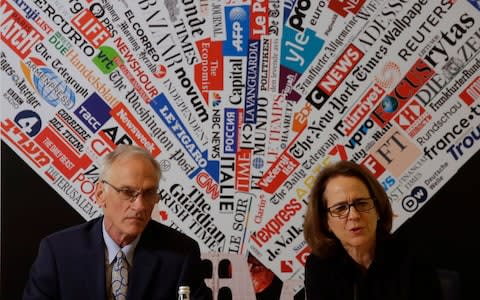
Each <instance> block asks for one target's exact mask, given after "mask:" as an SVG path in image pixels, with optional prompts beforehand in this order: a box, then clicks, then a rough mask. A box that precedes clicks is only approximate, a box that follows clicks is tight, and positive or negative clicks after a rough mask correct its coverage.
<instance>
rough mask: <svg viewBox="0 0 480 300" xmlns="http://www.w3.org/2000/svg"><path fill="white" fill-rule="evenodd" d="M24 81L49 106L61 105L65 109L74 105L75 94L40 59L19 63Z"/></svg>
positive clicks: (31, 58) (32, 58)
mask: <svg viewBox="0 0 480 300" xmlns="http://www.w3.org/2000/svg"><path fill="white" fill-rule="evenodd" d="M20 66H21V68H22V71H23V74H25V79H26V80H27V81H28V82H29V83H30V85H31V86H32V87H34V88H35V90H36V91H37V92H38V94H40V96H42V98H43V99H44V100H45V101H46V102H47V103H48V104H50V105H51V106H54V107H55V106H57V105H58V104H59V103H62V105H63V106H65V108H67V109H71V108H72V107H73V106H74V105H75V101H76V97H75V92H73V90H72V89H71V88H70V87H69V86H68V85H67V84H66V83H65V81H63V80H62V78H61V77H60V76H58V75H57V74H56V73H55V72H54V71H53V70H52V69H50V68H48V67H47V65H46V64H45V63H44V62H43V61H42V60H40V59H38V58H35V57H30V59H29V60H27V61H26V62H25V63H24V62H20Z"/></svg>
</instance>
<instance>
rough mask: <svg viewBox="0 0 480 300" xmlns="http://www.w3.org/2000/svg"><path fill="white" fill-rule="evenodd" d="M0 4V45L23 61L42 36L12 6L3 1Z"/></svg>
mask: <svg viewBox="0 0 480 300" xmlns="http://www.w3.org/2000/svg"><path fill="white" fill-rule="evenodd" d="M0 3H1V5H0V14H1V21H0V22H1V25H0V31H1V35H2V43H5V44H6V45H7V46H8V47H10V49H12V50H13V52H15V54H17V55H18V56H19V57H20V58H21V59H25V58H26V57H27V56H28V55H29V54H30V52H31V51H32V48H33V46H34V45H35V44H36V43H37V42H39V41H41V40H43V36H42V35H41V34H40V32H38V31H37V30H36V29H35V28H34V27H33V26H32V25H31V24H30V23H29V22H28V20H27V19H25V18H24V17H23V16H22V15H21V14H20V13H19V12H18V11H17V10H16V9H15V8H14V7H13V6H12V5H10V4H9V3H8V2H6V1H5V0H2V1H1V2H0Z"/></svg>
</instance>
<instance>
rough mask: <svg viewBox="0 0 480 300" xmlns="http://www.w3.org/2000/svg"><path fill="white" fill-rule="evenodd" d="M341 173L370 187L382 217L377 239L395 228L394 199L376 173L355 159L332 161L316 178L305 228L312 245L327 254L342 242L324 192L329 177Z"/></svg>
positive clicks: (320, 253) (316, 252) (340, 174)
mask: <svg viewBox="0 0 480 300" xmlns="http://www.w3.org/2000/svg"><path fill="white" fill-rule="evenodd" d="M337 176H346V177H355V178H358V179H359V180H361V181H362V182H363V183H364V184H365V185H366V187H367V188H368V191H369V193H370V196H371V197H372V199H373V201H374V203H375V209H376V210H377V213H378V216H379V218H380V219H379V220H378V223H377V239H385V238H387V237H389V236H390V231H391V229H392V220H393V211H392V206H391V205H390V200H389V199H388V196H387V193H385V190H384V189H383V187H382V186H381V185H380V183H379V182H378V181H377V179H376V178H375V177H374V176H373V175H372V173H370V171H369V170H368V169H367V168H365V167H364V166H362V165H358V164H356V163H353V162H351V161H339V162H336V163H332V164H330V165H328V166H327V167H325V168H324V169H323V170H321V171H320V173H319V174H318V175H317V177H316V179H315V183H314V185H313V188H312V190H311V192H310V195H309V199H308V200H309V201H308V208H307V213H306V216H305V223H304V228H303V229H304V232H303V234H304V237H305V240H306V241H307V243H308V245H309V246H310V248H312V252H313V253H314V254H316V255H319V256H323V257H325V256H328V255H329V254H331V253H332V251H333V249H334V248H336V247H337V245H338V239H337V238H336V237H335V236H334V235H333V233H331V232H330V231H329V227H328V223H327V220H328V215H327V213H328V212H327V207H326V200H325V198H324V196H323V195H324V192H325V189H326V187H327V183H328V181H329V180H330V179H332V178H334V177H337Z"/></svg>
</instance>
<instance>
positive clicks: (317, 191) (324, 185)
mask: <svg viewBox="0 0 480 300" xmlns="http://www.w3.org/2000/svg"><path fill="white" fill-rule="evenodd" d="M392 219H393V212H392V207H391V205H390V202H389V199H388V197H387V194H386V193H385V191H384V190H383V188H382V186H381V185H380V184H379V182H378V181H377V180H376V179H375V177H373V175H372V174H371V173H370V172H369V171H368V170H367V169H366V168H365V167H363V166H360V165H357V164H355V163H353V162H349V161H340V162H337V163H334V164H331V165H329V166H328V167H326V168H324V169H323V170H322V171H321V172H320V173H319V174H318V176H317V178H316V181H315V183H314V186H313V189H312V191H311V194H310V198H309V203H308V209H307V213H306V216H305V224H304V235H305V240H306V241H307V243H308V245H309V246H310V248H311V249H312V253H311V255H310V256H309V257H308V258H307V262H306V265H305V290H306V297H307V299H308V300H312V299H321V300H329V299H335V300H342V299H355V300H360V299H364V300H375V299H381V300H385V299H388V300H394V299H442V295H441V289H440V283H439V280H438V277H437V274H436V272H435V269H434V268H433V266H431V265H429V264H428V263H426V262H425V261H424V260H423V259H420V258H418V257H416V256H415V253H413V252H412V251H409V250H408V247H406V246H404V245H403V244H402V243H400V242H397V241H395V240H394V238H393V236H392V235H391V233H390V231H391V229H392Z"/></svg>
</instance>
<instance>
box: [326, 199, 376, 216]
mask: <svg viewBox="0 0 480 300" xmlns="http://www.w3.org/2000/svg"><path fill="white" fill-rule="evenodd" d="M352 206H354V207H355V209H356V210H357V211H358V212H366V211H369V210H371V209H372V208H374V207H375V203H373V199H372V198H362V199H357V200H355V201H353V202H352V203H350V204H348V203H340V204H336V205H334V206H331V207H329V208H327V211H328V212H329V213H330V215H331V216H332V217H337V218H344V217H346V216H347V215H348V214H349V213H350V207H352Z"/></svg>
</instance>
